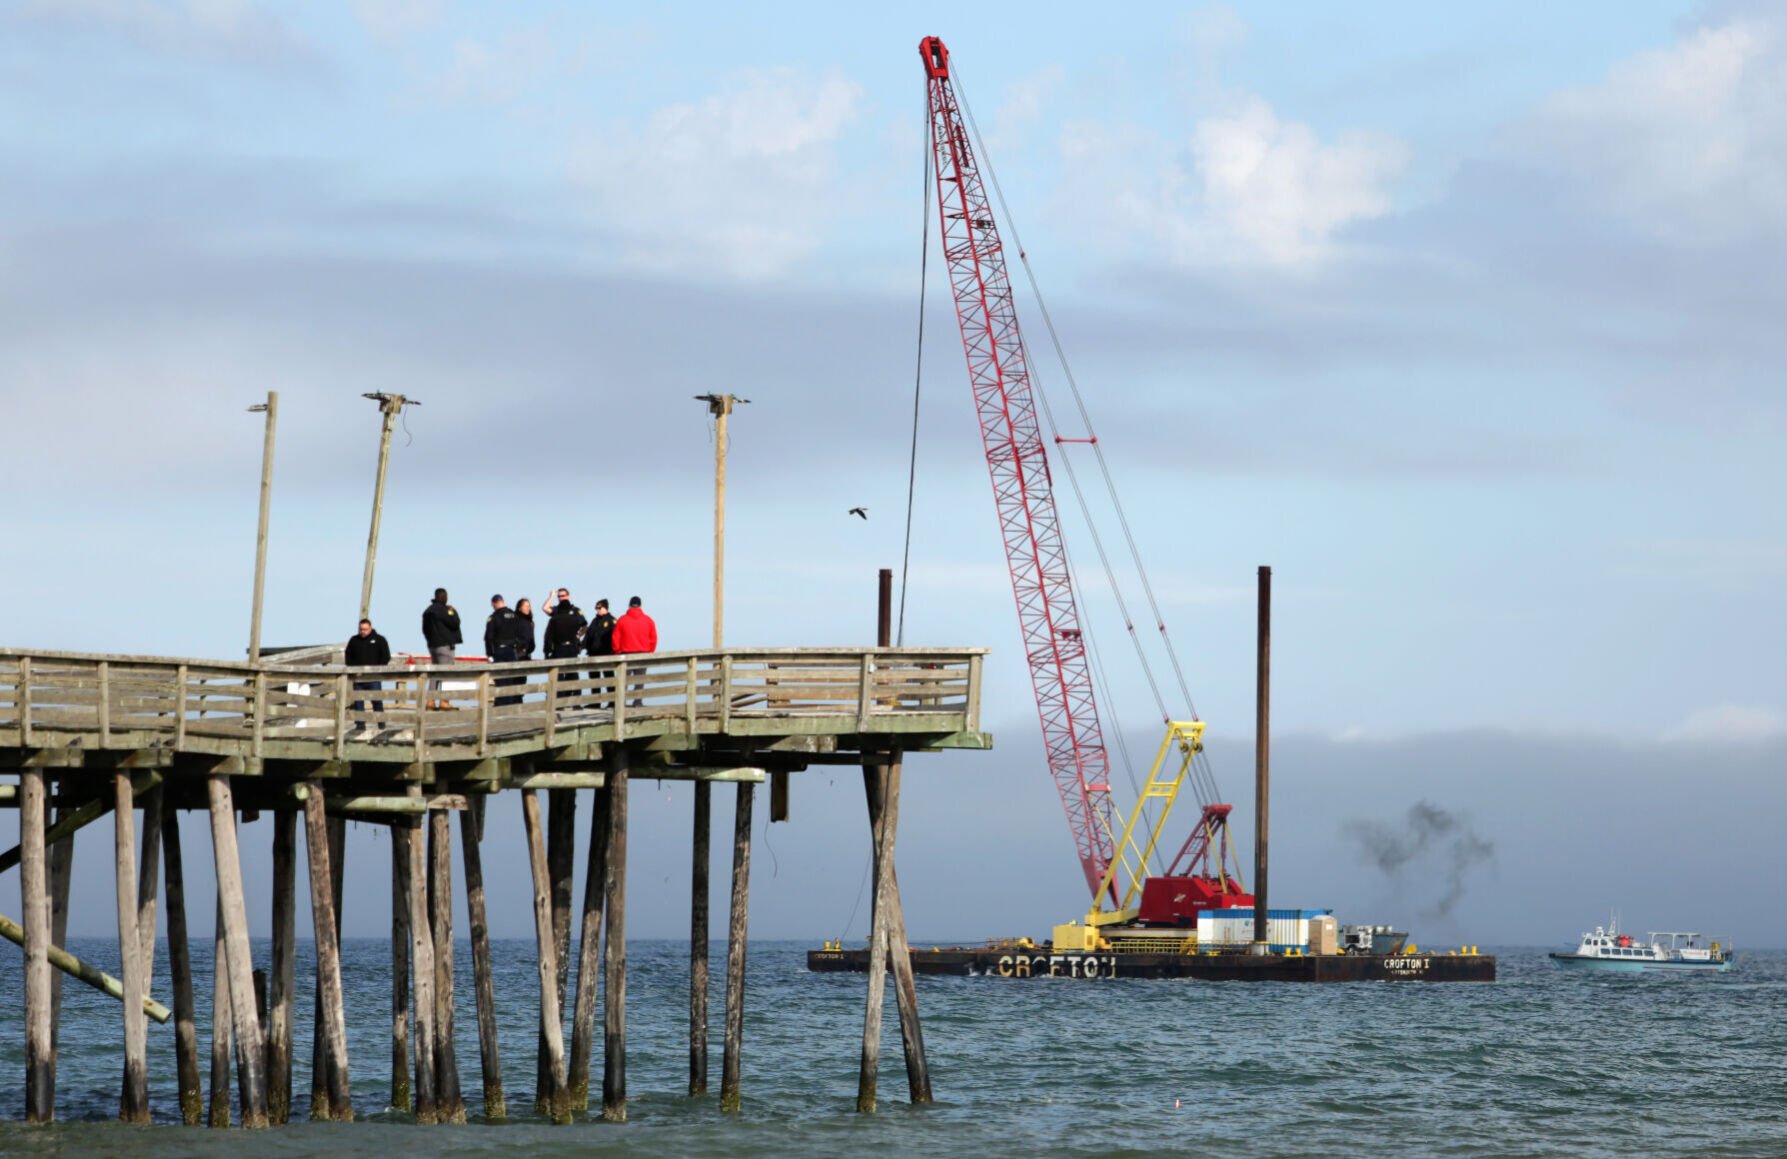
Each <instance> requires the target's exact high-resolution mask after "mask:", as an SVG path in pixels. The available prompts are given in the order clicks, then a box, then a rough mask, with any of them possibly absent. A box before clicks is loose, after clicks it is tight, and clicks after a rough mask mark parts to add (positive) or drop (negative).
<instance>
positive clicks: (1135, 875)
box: [1086, 720, 1204, 926]
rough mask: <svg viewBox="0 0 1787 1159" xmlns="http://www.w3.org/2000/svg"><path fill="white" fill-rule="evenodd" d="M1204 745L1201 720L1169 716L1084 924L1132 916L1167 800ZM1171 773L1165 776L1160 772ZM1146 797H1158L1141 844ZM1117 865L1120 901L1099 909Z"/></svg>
mask: <svg viewBox="0 0 1787 1159" xmlns="http://www.w3.org/2000/svg"><path fill="white" fill-rule="evenodd" d="M1175 748H1177V749H1178V752H1179V761H1178V763H1177V765H1176V766H1169V765H1168V763H1167V754H1168V753H1169V752H1172V751H1173V750H1174V749H1175ZM1203 748H1204V722H1203V721H1201V720H1169V721H1167V731H1166V736H1164V737H1162V738H1161V741H1160V751H1159V752H1158V753H1156V754H1155V756H1154V765H1153V767H1152V768H1150V769H1149V770H1148V783H1147V784H1145V785H1143V786H1142V793H1141V796H1140V797H1138V798H1137V799H1136V803H1135V808H1134V809H1132V810H1130V813H1129V820H1128V821H1127V822H1125V823H1124V825H1123V836H1122V837H1121V838H1118V839H1117V840H1116V843H1115V844H1116V852H1115V854H1114V855H1113V856H1112V857H1111V864H1110V865H1109V866H1108V867H1106V869H1105V871H1104V877H1103V878H1102V879H1101V880H1100V881H1099V883H1098V892H1097V893H1095V894H1093V897H1092V909H1091V910H1090V911H1089V912H1088V913H1087V914H1086V924H1087V925H1088V926H1112V925H1119V924H1121V923H1123V922H1128V921H1133V920H1135V916H1136V911H1137V910H1138V908H1139V907H1140V905H1141V896H1142V883H1143V882H1144V881H1146V880H1147V879H1148V863H1149V862H1150V861H1151V860H1152V859H1153V857H1154V847H1155V846H1156V845H1158V844H1159V843H1160V834H1161V831H1162V830H1163V829H1165V828H1166V823H1167V818H1168V817H1169V816H1171V815H1172V812H1173V805H1174V804H1175V803H1177V801H1178V800H1179V790H1180V788H1182V787H1183V786H1184V784H1185V776H1186V774H1187V773H1189V772H1190V771H1191V762H1192V759H1193V758H1194V757H1196V756H1197V754H1198V753H1199V752H1201V751H1203ZM1168 771H1170V772H1171V774H1172V775H1171V776H1168V775H1166V774H1167V772H1168ZM1150 801H1161V802H1164V804H1163V805H1162V806H1161V809H1160V815H1159V816H1157V817H1155V819H1154V824H1153V826H1152V827H1151V828H1149V830H1148V843H1147V845H1146V846H1145V847H1144V846H1140V845H1138V844H1137V841H1136V836H1137V835H1136V829H1137V828H1138V827H1139V826H1140V825H1141V824H1142V816H1143V813H1144V812H1145V811H1146V809H1147V807H1148V802H1150ZM1119 870H1121V871H1122V873H1123V874H1124V876H1125V877H1126V878H1127V880H1128V882H1129V884H1128V886H1127V888H1126V889H1125V890H1124V893H1123V900H1122V901H1121V902H1120V903H1119V904H1118V906H1117V908H1116V909H1114V910H1107V909H1105V908H1104V905H1105V898H1106V897H1108V896H1110V894H1111V892H1112V888H1113V886H1114V885H1115V883H1116V881H1117V874H1118V871H1119Z"/></svg>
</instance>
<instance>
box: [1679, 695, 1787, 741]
mask: <svg viewBox="0 0 1787 1159" xmlns="http://www.w3.org/2000/svg"><path fill="white" fill-rule="evenodd" d="M1782 736H1787V717H1783V716H1782V715H1781V714H1780V713H1778V712H1773V711H1770V710H1769V709H1766V708H1747V707H1744V706H1742V705H1736V704H1724V705H1720V706H1719V707H1717V708H1703V709H1701V710H1700V711H1698V712H1695V713H1691V714H1689V716H1688V718H1687V719H1686V720H1684V721H1682V723H1681V724H1680V725H1678V726H1677V727H1676V728H1674V729H1672V730H1671V731H1670V732H1668V733H1667V734H1665V736H1664V738H1663V739H1665V740H1669V741H1689V742H1698V743H1710V744H1754V743H1756V742H1758V741H1768V740H1775V739H1778V738H1780V737H1782Z"/></svg>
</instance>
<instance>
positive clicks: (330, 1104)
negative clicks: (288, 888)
mask: <svg viewBox="0 0 1787 1159" xmlns="http://www.w3.org/2000/svg"><path fill="white" fill-rule="evenodd" d="M304 837H305V849H306V852H307V853H308V855H309V861H310V924H311V926H312V927H313V928H314V929H315V931H316V993H317V1009H318V1011H319V1012H320V1014H321V1018H320V1019H319V1028H320V1030H321V1034H320V1035H319V1036H318V1037H319V1042H318V1051H317V1052H313V1057H314V1056H316V1055H320V1063H321V1065H320V1066H319V1068H318V1069H319V1070H320V1071H321V1072H322V1079H323V1094H324V1100H325V1101H324V1103H323V1106H322V1107H320V1108H319V1107H318V1106H317V1105H316V1100H315V1098H314V1096H313V1098H312V1104H311V1111H310V1114H311V1117H312V1118H331V1119H337V1120H340V1121H343V1122H347V1121H350V1120H352V1119H353V1117H354V1103H353V1098H352V1097H351V1094H350V1088H349V1086H348V1063H347V1010H346V1008H345V1006H344V1004H343V1001H342V991H341V937H340V931H341V914H340V910H339V909H338V908H337V907H338V906H339V905H340V886H339V882H340V880H341V879H340V877H339V875H337V874H336V873H335V862H334V855H335V850H334V848H333V847H332V846H333V838H334V834H333V833H332V832H331V831H330V824H329V822H328V820H327V819H326V817H325V816H324V812H323V786H322V785H321V784H320V783H319V782H316V781H312V782H310V793H309V795H308V796H306V797H305V798H304ZM313 1089H314V1088H313Z"/></svg>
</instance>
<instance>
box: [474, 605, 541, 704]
mask: <svg viewBox="0 0 1787 1159" xmlns="http://www.w3.org/2000/svg"><path fill="white" fill-rule="evenodd" d="M522 602H523V603H526V602H527V601H525V600H523V601H522ZM522 630H523V628H522V621H521V617H520V616H518V615H517V614H516V613H515V609H513V608H511V607H509V606H508V605H506V604H505V603H504V602H503V597H502V596H501V595H494V596H491V597H490V618H489V619H488V620H485V621H484V654H485V655H487V656H489V657H490V662H491V663H492V664H508V663H511V662H513V661H515V660H519V659H521V652H520V649H519V648H518V647H517V644H518V643H519V639H520V635H521V632H522ZM526 631H527V634H528V651H530V652H531V651H533V625H532V624H531V623H530V624H528V625H527V627H526ZM523 679H525V677H521V676H499V677H497V678H496V683H497V686H498V687H503V688H506V687H509V686H511V685H515V684H520V683H521V682H522V680H523ZM496 703H497V704H499V705H502V704H520V703H521V697H519V696H513V695H511V696H499V697H497V698H496Z"/></svg>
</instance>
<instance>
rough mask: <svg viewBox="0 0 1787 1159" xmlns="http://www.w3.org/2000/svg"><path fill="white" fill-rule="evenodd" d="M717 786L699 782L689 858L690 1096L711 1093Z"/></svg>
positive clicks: (696, 783)
mask: <svg viewBox="0 0 1787 1159" xmlns="http://www.w3.org/2000/svg"><path fill="white" fill-rule="evenodd" d="M713 799H714V787H713V785H712V784H710V783H708V782H707V781H696V782H695V822H694V841H693V850H692V852H691V856H690V858H689V1094H691V1095H705V1094H706V1093H707V987H708V973H707V929H708V898H709V894H710V892H711V890H710V887H709V884H708V848H709V845H710V844H711V841H710V837H711V835H712V833H713Z"/></svg>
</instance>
